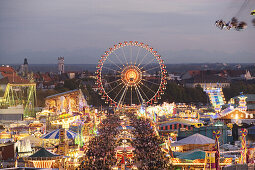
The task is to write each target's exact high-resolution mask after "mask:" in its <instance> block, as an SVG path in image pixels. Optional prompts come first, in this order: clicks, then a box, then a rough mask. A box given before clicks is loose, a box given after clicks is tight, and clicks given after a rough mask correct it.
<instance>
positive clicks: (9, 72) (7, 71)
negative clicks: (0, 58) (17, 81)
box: [0, 66, 16, 77]
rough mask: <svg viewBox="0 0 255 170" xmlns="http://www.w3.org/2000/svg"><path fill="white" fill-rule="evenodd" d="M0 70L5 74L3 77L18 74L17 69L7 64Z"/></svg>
mask: <svg viewBox="0 0 255 170" xmlns="http://www.w3.org/2000/svg"><path fill="white" fill-rule="evenodd" d="M0 72H1V74H2V75H3V77H6V76H8V75H10V76H12V75H13V74H16V71H15V70H14V69H13V68H12V67H7V66H0Z"/></svg>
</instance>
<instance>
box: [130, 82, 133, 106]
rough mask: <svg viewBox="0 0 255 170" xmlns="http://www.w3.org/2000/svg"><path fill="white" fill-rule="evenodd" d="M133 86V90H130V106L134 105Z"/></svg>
mask: <svg viewBox="0 0 255 170" xmlns="http://www.w3.org/2000/svg"><path fill="white" fill-rule="evenodd" d="M132 89H133V88H132V86H131V90H130V101H131V102H130V106H132V92H133V90H132Z"/></svg>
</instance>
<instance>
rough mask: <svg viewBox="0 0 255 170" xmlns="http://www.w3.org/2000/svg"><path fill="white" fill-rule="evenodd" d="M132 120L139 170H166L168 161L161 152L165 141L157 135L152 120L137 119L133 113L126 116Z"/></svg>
mask: <svg viewBox="0 0 255 170" xmlns="http://www.w3.org/2000/svg"><path fill="white" fill-rule="evenodd" d="M126 115H127V116H128V117H129V118H130V120H131V123H130V125H131V126H133V127H134V128H135V130H134V137H135V140H134V141H133V146H134V147H135V153H136V154H135V162H136V164H137V166H138V168H139V169H144V170H147V169H165V168H167V166H168V165H167V163H168V160H167V158H166V157H165V155H164V153H163V151H162V150H161V147H160V146H159V145H160V144H162V143H164V142H163V139H161V138H160V137H159V136H157V135H156V132H155V131H154V130H153V127H152V126H151V120H149V119H145V118H137V116H136V115H135V114H133V113H127V114H126Z"/></svg>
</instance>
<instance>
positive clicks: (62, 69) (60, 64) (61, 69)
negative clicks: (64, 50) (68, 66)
mask: <svg viewBox="0 0 255 170" xmlns="http://www.w3.org/2000/svg"><path fill="white" fill-rule="evenodd" d="M64 72H65V65H64V57H58V74H63V73H64Z"/></svg>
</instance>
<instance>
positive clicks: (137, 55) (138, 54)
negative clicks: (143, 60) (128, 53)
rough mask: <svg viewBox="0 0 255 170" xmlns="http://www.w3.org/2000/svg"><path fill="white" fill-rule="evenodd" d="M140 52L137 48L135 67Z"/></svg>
mask: <svg viewBox="0 0 255 170" xmlns="http://www.w3.org/2000/svg"><path fill="white" fill-rule="evenodd" d="M140 50H141V48H138V52H137V54H136V58H135V65H136V61H137V58H138V56H139V53H140Z"/></svg>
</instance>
